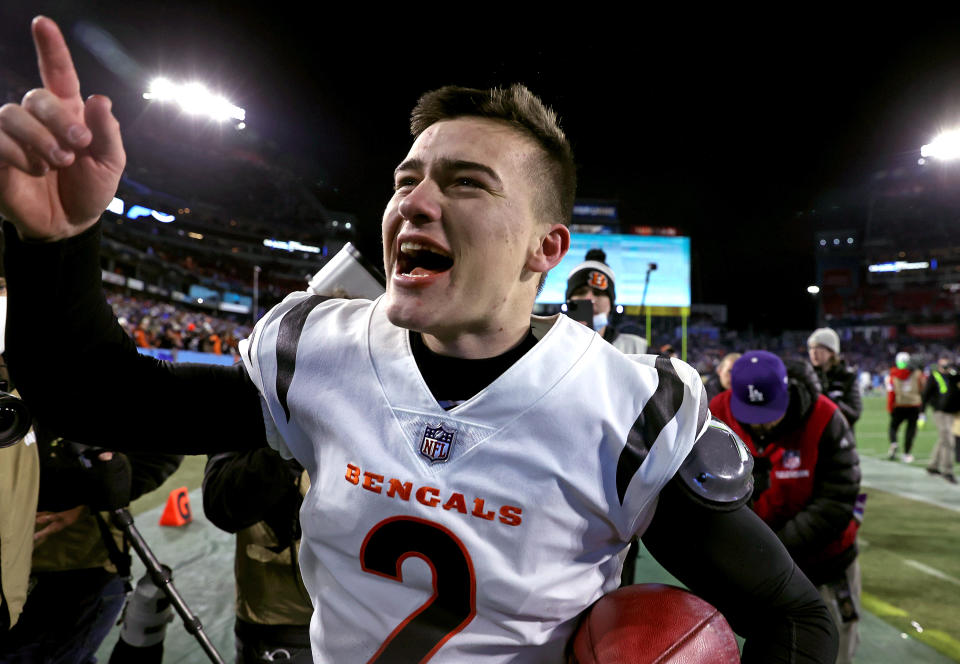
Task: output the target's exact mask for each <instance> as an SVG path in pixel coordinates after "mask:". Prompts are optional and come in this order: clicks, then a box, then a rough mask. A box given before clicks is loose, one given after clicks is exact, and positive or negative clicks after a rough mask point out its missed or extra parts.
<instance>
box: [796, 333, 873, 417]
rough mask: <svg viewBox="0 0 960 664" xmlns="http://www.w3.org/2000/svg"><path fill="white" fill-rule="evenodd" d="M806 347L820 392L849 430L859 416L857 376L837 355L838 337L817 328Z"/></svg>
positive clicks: (835, 334) (859, 403)
mask: <svg viewBox="0 0 960 664" xmlns="http://www.w3.org/2000/svg"><path fill="white" fill-rule="evenodd" d="M807 348H808V350H809V352H810V364H812V365H813V368H814V369H816V372H817V378H819V379H820V385H821V387H822V389H823V393H824V394H825V395H826V397H827V398H828V399H830V401H832V402H833V403H835V404H836V405H837V408H839V409H840V412H841V413H843V416H844V417H845V418H847V424H849V425H850V429H851V430H852V429H853V427H854V424H856V422H857V420H859V419H860V415H861V414H862V413H863V398H862V397H861V396H860V385H859V384H858V383H857V373H856V372H855V371H854V370H853V369H851V368H850V367H848V366H847V363H846V362H845V361H844V359H843V358H842V357H841V356H840V336H839V335H838V334H837V333H836V332H834V331H833V330H831V329H830V328H829V327H821V328H820V329H818V330H814V331H813V334H811V335H810V338H809V339H808V340H807Z"/></svg>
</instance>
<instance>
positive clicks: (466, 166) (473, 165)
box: [393, 157, 503, 187]
mask: <svg viewBox="0 0 960 664" xmlns="http://www.w3.org/2000/svg"><path fill="white" fill-rule="evenodd" d="M436 163H437V165H438V166H439V167H440V168H441V169H442V170H445V171H480V172H481V173H483V174H485V175H487V176H488V177H489V178H490V179H491V180H493V181H494V182H495V183H496V185H497V186H498V187H502V186H503V181H502V180H501V179H500V176H499V175H497V172H496V171H495V170H493V169H492V168H490V167H489V166H487V165H486V164H481V163H480V162H477V161H468V160H466V159H451V158H449V157H440V158H439V159H437V160H436ZM422 170H423V161H422V160H421V159H407V160H406V161H404V162H403V163H402V164H400V165H399V166H397V168H396V169H395V170H394V172H393V173H394V175H396V174H397V173H399V172H400V171H422Z"/></svg>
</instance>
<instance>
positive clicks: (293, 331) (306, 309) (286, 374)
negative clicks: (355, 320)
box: [277, 295, 330, 422]
mask: <svg viewBox="0 0 960 664" xmlns="http://www.w3.org/2000/svg"><path fill="white" fill-rule="evenodd" d="M329 299H330V298H329V297H326V296H325V295H311V296H310V297H308V298H306V299H305V300H303V301H302V302H300V303H299V304H297V306H295V307H293V308H292V309H291V310H290V311H288V312H287V313H285V314H284V315H283V318H281V319H280V330H279V331H278V332H277V399H278V400H279V401H280V405H281V406H283V412H284V413H286V415H287V422H289V421H290V407H289V406H288V405H287V392H289V391H290V383H292V382H293V370H294V368H295V367H296V364H297V346H298V345H299V344H300V334H301V333H302V332H303V326H304V324H305V323H306V322H307V316H309V315H310V312H311V311H313V309H314V307H316V306H317V305H318V304H320V303H321V302H324V301H326V300H329Z"/></svg>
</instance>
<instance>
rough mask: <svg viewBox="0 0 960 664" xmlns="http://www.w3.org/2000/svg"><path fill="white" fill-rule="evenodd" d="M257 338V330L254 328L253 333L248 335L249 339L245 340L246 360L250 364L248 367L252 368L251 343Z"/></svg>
mask: <svg viewBox="0 0 960 664" xmlns="http://www.w3.org/2000/svg"><path fill="white" fill-rule="evenodd" d="M256 336H257V328H256V327H254V328H253V331H252V332H251V333H250V338H249V339H247V360H248V361H249V362H250V365H251V366H253V341H254V339H255V338H256Z"/></svg>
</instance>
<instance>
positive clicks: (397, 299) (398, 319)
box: [384, 289, 432, 332]
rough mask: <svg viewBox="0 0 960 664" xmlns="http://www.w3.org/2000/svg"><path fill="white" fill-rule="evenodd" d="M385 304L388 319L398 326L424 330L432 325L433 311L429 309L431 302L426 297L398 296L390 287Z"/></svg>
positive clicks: (419, 330) (417, 330) (416, 330)
mask: <svg viewBox="0 0 960 664" xmlns="http://www.w3.org/2000/svg"><path fill="white" fill-rule="evenodd" d="M384 306H385V307H386V309H385V312H386V315H387V320H389V321H390V322H391V323H393V324H394V325H396V326H397V327H402V328H405V329H407V330H413V331H414V332H423V331H425V330H426V329H427V328H428V327H430V321H431V320H432V312H431V311H429V310H428V307H429V303H428V302H427V301H425V300H424V299H421V298H418V297H412V296H410V295H405V294H401V295H399V296H397V295H396V294H395V293H392V292H390V290H389V289H388V291H387V294H386V297H384Z"/></svg>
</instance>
